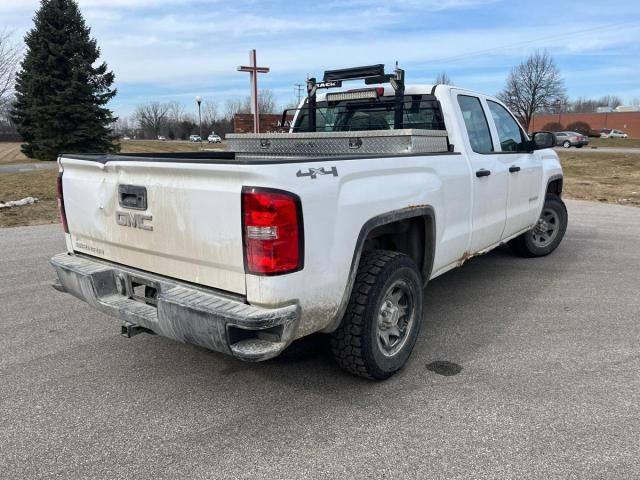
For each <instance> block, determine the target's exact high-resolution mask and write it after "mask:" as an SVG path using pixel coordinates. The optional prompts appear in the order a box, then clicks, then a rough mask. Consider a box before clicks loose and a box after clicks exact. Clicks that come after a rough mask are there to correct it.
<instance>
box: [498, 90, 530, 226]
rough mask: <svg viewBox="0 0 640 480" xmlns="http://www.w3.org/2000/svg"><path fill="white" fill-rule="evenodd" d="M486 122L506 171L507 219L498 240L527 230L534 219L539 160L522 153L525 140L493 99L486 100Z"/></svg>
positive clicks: (522, 134)
mask: <svg viewBox="0 0 640 480" xmlns="http://www.w3.org/2000/svg"><path fill="white" fill-rule="evenodd" d="M487 105H488V107H489V113H490V115H489V121H490V122H493V124H494V126H495V133H496V135H497V142H496V144H497V145H496V146H497V149H499V150H500V154H501V157H500V158H501V160H502V162H503V163H504V164H506V167H507V169H508V172H509V174H508V184H509V186H508V193H507V220H506V223H505V227H504V232H503V233H502V237H503V238H506V237H509V236H512V235H515V234H516V233H519V232H522V231H524V230H528V229H529V228H531V227H532V226H533V225H534V224H535V222H536V220H537V219H538V215H539V213H540V212H539V210H540V205H541V199H540V198H539V195H540V193H539V190H540V184H541V182H542V160H541V159H540V157H538V156H537V155H535V154H533V153H532V152H526V151H524V148H523V146H524V142H525V141H526V140H528V138H527V137H526V136H525V134H524V132H523V131H522V129H521V128H520V125H518V122H516V120H515V119H514V118H513V116H512V115H511V113H509V111H508V110H507V109H506V108H505V107H504V106H502V105H501V104H499V103H498V102H496V101H493V100H487Z"/></svg>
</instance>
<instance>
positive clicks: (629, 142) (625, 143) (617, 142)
mask: <svg viewBox="0 0 640 480" xmlns="http://www.w3.org/2000/svg"><path fill="white" fill-rule="evenodd" d="M589 147H613V148H640V139H637V138H590V139H589V146H588V147H584V148H589Z"/></svg>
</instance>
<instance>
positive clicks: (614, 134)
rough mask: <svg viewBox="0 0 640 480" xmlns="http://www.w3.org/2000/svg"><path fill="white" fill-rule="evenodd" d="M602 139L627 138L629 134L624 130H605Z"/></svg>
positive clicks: (601, 134)
mask: <svg viewBox="0 0 640 480" xmlns="http://www.w3.org/2000/svg"><path fill="white" fill-rule="evenodd" d="M600 138H627V134H626V133H624V132H623V131H622V130H616V129H611V128H603V129H602V131H601V132H600Z"/></svg>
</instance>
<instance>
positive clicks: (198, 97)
mask: <svg viewBox="0 0 640 480" xmlns="http://www.w3.org/2000/svg"><path fill="white" fill-rule="evenodd" d="M196 102H197V103H198V124H199V125H200V142H202V115H201V113H200V104H201V103H202V97H201V96H199V95H198V96H197V97H196Z"/></svg>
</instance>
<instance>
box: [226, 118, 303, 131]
mask: <svg viewBox="0 0 640 480" xmlns="http://www.w3.org/2000/svg"><path fill="white" fill-rule="evenodd" d="M292 121H293V115H287V116H286V118H285V121H284V124H282V114H273V113H261V114H260V133H280V132H288V131H289V127H290V125H291V122H292ZM233 133H253V114H251V113H236V114H235V115H234V116H233Z"/></svg>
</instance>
